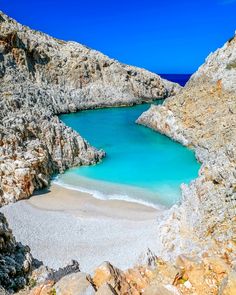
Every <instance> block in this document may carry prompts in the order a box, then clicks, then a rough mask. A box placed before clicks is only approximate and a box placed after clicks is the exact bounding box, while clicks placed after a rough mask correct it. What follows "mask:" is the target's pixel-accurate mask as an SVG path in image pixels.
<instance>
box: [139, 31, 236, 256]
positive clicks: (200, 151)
mask: <svg viewBox="0 0 236 295" xmlns="http://www.w3.org/2000/svg"><path fill="white" fill-rule="evenodd" d="M235 61H236V37H234V38H232V39H231V40H229V41H228V42H227V43H226V44H225V45H224V46H223V47H222V48H221V49H218V50H217V51H216V52H215V53H213V54H211V55H210V56H209V57H208V58H207V59H206V62H205V64H204V65H202V66H201V67H200V68H199V70H198V71H197V72H196V73H195V74H194V75H193V76H192V77H191V79H190V81H189V82H188V84H187V86H186V87H185V88H184V89H183V90H182V91H181V92H180V93H179V94H177V95H176V96H174V97H172V98H168V99H167V100H166V101H165V103H164V104H163V105H162V106H154V105H153V106H152V107H151V108H150V109H149V110H148V111H147V112H145V113H143V114H142V115H141V117H140V118H139V119H138V121H137V122H138V123H140V124H143V125H146V126H148V127H150V128H153V129H155V130H157V131H158V132H161V133H163V134H166V135H167V136H169V137H171V138H173V139H174V140H177V141H179V142H181V143H182V144H184V145H186V146H189V147H192V148H194V150H195V152H196V156H197V158H198V160H199V161H200V162H201V163H202V166H201V169H200V172H199V177H198V178H197V179H196V180H194V181H193V182H191V184H190V185H182V204H181V205H180V206H179V207H177V208H174V209H173V210H172V211H171V212H170V215H169V216H168V217H167V218H166V220H165V221H164V222H162V225H161V226H162V230H160V231H161V232H162V233H164V232H163V230H164V229H166V228H168V225H170V224H172V226H171V227H169V228H170V230H169V231H167V230H164V231H165V237H164V238H163V244H164V245H165V249H169V250H171V251H173V252H175V253H176V251H177V252H178V253H179V252H181V251H186V249H188V250H189V251H191V250H192V249H193V248H194V246H193V244H194V243H193V242H192V241H194V240H195V241H196V240H197V242H198V243H200V244H199V245H198V246H199V247H200V248H195V250H196V251H198V252H200V251H202V252H203V251H204V250H205V249H207V248H209V241H211V246H212V241H217V242H222V241H227V240H231V239H235V236H236V189H235V188H236V186H235V184H236V168H235V167H236V153H235V145H236V88H235V85H236V64H235ZM176 233H179V234H180V236H179V237H181V236H182V237H184V239H183V240H182V242H181V243H180V242H179V239H178V240H177V239H173V237H174V236H175V237H176V236H178V235H176ZM190 238H191V243H190V242H189V240H190ZM188 250H187V251H188Z"/></svg>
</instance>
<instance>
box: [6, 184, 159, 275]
mask: <svg viewBox="0 0 236 295" xmlns="http://www.w3.org/2000/svg"><path fill="white" fill-rule="evenodd" d="M0 211H1V212H3V213H4V214H5V216H6V217H7V219H8V222H9V226H10V227H11V228H12V230H13V233H14V235H15V237H16V240H17V241H19V242H21V243H23V244H28V245H29V247H30V248H31V253H32V255H33V256H34V257H35V258H36V259H38V260H40V261H43V263H44V264H45V265H47V266H49V267H52V268H55V269H57V268H59V267H63V266H64V265H66V264H67V263H68V262H70V261H71V260H72V259H74V260H77V261H79V263H80V267H81V270H82V271H85V272H92V270H94V269H95V268H96V267H98V266H99V265H100V264H101V263H102V262H103V261H109V262H111V263H112V264H114V265H116V266H117V267H118V268H121V269H127V268H129V267H132V266H134V265H136V264H140V263H142V262H143V261H145V258H146V254H147V252H148V249H150V250H151V251H155V250H157V249H158V248H159V247H158V236H157V235H156V234H155V233H156V229H157V218H158V213H160V214H161V212H162V213H163V211H162V210H158V209H154V208H151V207H147V206H144V205H141V204H137V203H133V202H127V201H120V200H99V199H96V198H94V197H93V196H91V195H89V194H88V193H82V192H79V191H73V190H69V189H66V188H63V187H61V186H58V185H55V184H52V185H51V186H50V187H49V189H45V190H41V191H39V192H37V193H36V194H34V196H32V197H31V198H30V199H27V200H22V201H18V202H17V203H15V204H10V205H7V206H4V207H3V208H1V210H0Z"/></svg>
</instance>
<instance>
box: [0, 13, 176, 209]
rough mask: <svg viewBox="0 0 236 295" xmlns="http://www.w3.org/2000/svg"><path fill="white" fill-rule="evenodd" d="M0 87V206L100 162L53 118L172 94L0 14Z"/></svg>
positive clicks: (162, 83)
mask: <svg viewBox="0 0 236 295" xmlns="http://www.w3.org/2000/svg"><path fill="white" fill-rule="evenodd" d="M0 84H1V89H0V205H2V204H7V203H9V202H13V201H16V200H19V199H23V198H27V197H29V196H30V195H31V194H32V193H33V191H34V190H35V189H39V188H42V187H45V186H47V185H48V183H49V180H50V177H51V175H52V174H53V173H58V172H63V171H64V170H65V169H67V168H69V167H71V166H75V165H90V164H95V163H97V162H98V161H100V160H101V158H102V157H103V156H104V152H102V151H97V150H96V149H94V148H92V147H91V146H90V145H89V144H88V143H87V142H86V141H85V140H84V139H82V138H81V137H80V136H79V134H77V133H76V132H74V131H73V130H71V129H70V128H68V127H66V126H65V125H64V124H63V123H62V122H60V121H59V119H58V118H57V117H56V115H58V114H60V113H65V112H74V111H77V110H81V109H88V108H98V107H108V106H119V105H130V104H137V103H141V102H143V101H151V100H153V99H158V98H164V97H167V96H169V95H172V94H174V93H175V92H176V91H178V90H179V88H180V87H179V86H178V85H177V84H175V83H171V82H168V81H166V80H163V79H161V78H160V77H159V76H157V75H155V74H152V73H150V72H148V71H145V70H142V69H138V68H135V67H131V66H127V65H123V64H120V63H119V62H117V61H115V60H112V59H110V58H108V57H107V56H105V55H103V54H102V53H99V52H97V51H95V50H91V49H89V48H87V47H85V46H82V45H81V44H78V43H75V42H64V41H61V40H57V39H55V38H52V37H50V36H48V35H45V34H43V33H40V32H36V31H33V30H30V29H29V28H27V27H25V26H22V25H20V24H19V23H17V22H16V21H14V20H12V19H11V18H9V17H7V16H6V15H5V14H3V13H2V12H0Z"/></svg>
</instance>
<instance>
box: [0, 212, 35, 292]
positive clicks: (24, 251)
mask: <svg viewBox="0 0 236 295" xmlns="http://www.w3.org/2000/svg"><path fill="white" fill-rule="evenodd" d="M31 265H32V257H31V254H30V250H29V248H28V247H25V246H23V245H21V244H20V243H17V242H16V241H15V238H14V237H13V235H12V232H11V230H10V229H9V227H8V224H7V221H6V219H5V217H4V216H3V214H2V213H0V294H4V293H3V292H4V291H3V290H2V293H1V287H3V288H4V289H6V290H8V291H10V292H13V291H17V290H18V289H19V288H22V287H23V286H24V285H25V284H26V281H27V280H26V279H27V275H28V274H29V272H30V270H31Z"/></svg>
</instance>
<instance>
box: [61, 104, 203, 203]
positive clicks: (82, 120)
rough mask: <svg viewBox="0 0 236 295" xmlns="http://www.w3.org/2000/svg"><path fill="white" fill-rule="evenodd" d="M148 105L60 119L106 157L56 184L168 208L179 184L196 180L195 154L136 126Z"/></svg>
mask: <svg viewBox="0 0 236 295" xmlns="http://www.w3.org/2000/svg"><path fill="white" fill-rule="evenodd" d="M148 107H149V105H148V104H144V105H138V106H133V107H121V108H108V109H97V110H88V111H80V112H78V113H72V114H65V115H61V116H60V119H61V120H62V121H63V122H64V123H65V124H67V125H68V126H70V127H72V128H73V129H74V130H76V131H78V132H79V133H80V134H81V136H83V137H84V138H86V139H87V140H88V141H89V143H90V144H92V145H93V146H95V147H96V148H99V149H104V150H105V151H106V158H105V159H103V161H102V162H101V163H100V164H98V165H95V166H89V167H78V168H72V169H69V170H68V171H67V172H66V173H65V174H63V175H60V176H58V178H57V180H56V182H57V183H58V184H61V185H63V186H67V187H73V188H74V189H78V190H81V191H86V192H90V193H92V194H93V195H94V196H95V197H98V198H103V199H124V200H133V201H136V202H140V203H144V204H152V205H154V206H156V205H165V206H171V205H172V204H174V203H176V202H177V201H178V200H179V199H180V196H181V191H180V185H181V183H183V182H184V183H189V182H190V181H191V180H192V179H194V178H195V177H197V174H198V170H199V167H200V165H199V163H197V161H196V159H195V157H194V153H193V151H191V150H189V149H188V148H186V147H183V146H182V145H180V144H179V143H177V142H174V141H172V140H171V139H169V138H168V137H166V136H164V135H161V134H159V133H157V132H155V131H153V130H151V129H149V128H146V127H144V126H140V125H138V124H136V123H135V120H136V119H137V118H138V117H139V115H140V114H141V113H142V112H143V111H145V110H147V109H148Z"/></svg>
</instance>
